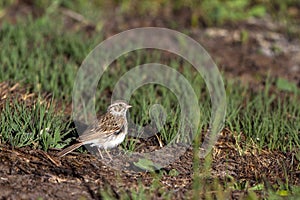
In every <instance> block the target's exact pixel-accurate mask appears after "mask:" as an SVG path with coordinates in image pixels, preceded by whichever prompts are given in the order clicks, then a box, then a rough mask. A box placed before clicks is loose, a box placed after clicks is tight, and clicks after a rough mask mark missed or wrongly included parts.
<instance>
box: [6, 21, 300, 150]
mask: <svg viewBox="0 0 300 200" xmlns="http://www.w3.org/2000/svg"><path fill="white" fill-rule="evenodd" d="M58 28H62V25H61V24H57V23H53V21H51V20H49V18H47V17H44V18H41V19H37V20H32V19H29V21H28V24H25V23H22V22H20V23H17V24H16V25H14V26H12V25H10V24H6V23H5V24H3V25H2V28H1V32H0V41H1V47H2V48H1V52H0V60H1V63H0V64H1V67H0V68H1V71H2V72H3V73H1V74H0V81H4V80H14V81H15V82H19V81H21V82H23V83H27V84H30V85H31V86H32V88H33V90H34V91H36V92H41V91H47V92H51V93H52V94H54V98H56V99H64V101H65V102H68V101H69V102H70V100H71V95H72V88H73V84H74V80H75V75H76V72H77V69H78V68H79V66H80V63H81V62H82V60H83V59H84V56H85V55H87V54H88V52H89V50H91V49H92V48H91V47H93V46H96V42H97V41H99V37H96V38H93V39H88V40H84V39H86V38H85V36H84V35H83V34H79V33H74V32H66V33H64V32H61V31H57V30H58ZM149 61H151V62H163V63H165V64H168V65H169V66H171V67H172V68H174V69H176V70H180V71H181V74H182V75H184V76H185V77H186V79H187V80H188V81H189V82H190V84H191V85H192V87H193V89H194V90H195V92H196V93H197V94H201V95H200V97H199V99H198V100H199V104H200V108H201V110H202V112H203V113H206V114H205V115H201V117H202V118H201V124H200V127H203V126H207V124H208V121H209V116H210V103H209V102H210V99H209V95H208V93H207V90H206V89H205V83H204V81H203V79H202V78H201V76H200V75H199V74H197V72H196V71H195V70H194V69H193V68H192V67H191V66H190V65H189V64H188V63H186V62H184V61H180V59H178V58H175V57H171V58H170V59H166V60H162V58H161V55H159V52H158V51H137V52H135V53H131V54H130V55H123V56H121V57H120V58H118V59H117V60H116V61H115V62H114V63H113V64H112V66H111V67H110V69H109V70H108V71H107V72H106V73H105V74H104V75H103V77H102V78H101V80H100V82H99V86H101V87H99V90H98V91H97V94H96V96H97V104H96V109H97V110H98V111H102V112H103V111H104V110H105V107H106V106H107V105H108V100H109V98H110V96H109V95H103V94H107V91H112V90H113V87H114V85H115V84H116V83H117V81H118V80H119V78H120V77H121V76H122V75H123V74H124V73H126V72H127V71H128V70H129V69H130V68H132V66H137V65H140V64H143V63H147V62H149ZM178 63H182V64H180V65H179V64H178ZM225 82H226V90H227V99H228V111H227V113H228V114H227V120H226V127H228V128H229V129H230V130H231V131H235V132H237V133H241V134H245V135H246V136H247V138H249V139H251V140H253V141H255V142H256V143H257V144H258V146H259V147H261V148H268V149H278V150H282V151H288V150H293V149H297V148H299V146H300V142H299V113H300V111H299V109H300V108H299V106H298V105H297V102H298V101H299V92H298V91H297V90H294V92H293V91H289V90H288V91H289V92H285V91H281V90H279V89H282V88H280V87H279V89H278V91H275V92H274V91H272V92H271V91H270V87H271V84H272V85H273V87H274V85H275V87H276V86H277V87H278V81H277V82H276V80H267V81H266V86H265V88H264V89H263V90H258V91H255V92H251V93H249V89H248V88H247V86H239V84H235V83H231V82H232V81H231V80H228V81H227V80H226V79H225ZM280 83H281V85H282V81H281V82H280ZM283 83H285V82H283ZM284 85H286V83H285V84H284ZM279 86H280V84H279ZM282 93H283V94H285V95H283V96H285V97H284V98H281V97H280V98H279V97H278V96H279V95H281V96H282ZM293 93H294V94H293ZM289 94H293V95H289ZM130 103H131V104H132V105H133V109H132V110H131V112H130V114H131V118H132V119H133V120H134V122H136V123H138V124H139V125H141V126H142V125H145V124H147V123H149V122H150V121H151V118H150V116H149V115H148V111H149V108H150V107H149V106H151V105H153V104H155V103H158V104H161V105H162V106H163V107H164V108H165V111H166V113H168V115H167V119H166V124H165V125H164V126H163V127H162V129H161V131H160V133H161V134H160V137H161V138H162V141H163V142H164V143H165V144H168V143H169V142H170V141H172V139H174V138H175V135H176V133H177V131H178V128H179V119H180V108H177V107H176V106H175V105H177V99H176V97H175V95H174V94H172V92H171V91H170V90H168V89H167V88H164V87H163V86H159V85H153V84H152V85H146V86H144V87H141V88H139V89H138V90H137V91H135V92H134V93H133V96H132V100H131V102H130ZM203 128H205V127H203ZM17 145H18V144H17ZM131 149H133V148H131Z"/></svg>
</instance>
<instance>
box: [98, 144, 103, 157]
mask: <svg viewBox="0 0 300 200" xmlns="http://www.w3.org/2000/svg"><path fill="white" fill-rule="evenodd" d="M97 149H98V152H99V155H100V156H101V159H102V160H103V156H102V153H101V149H100V148H99V147H98V148H97Z"/></svg>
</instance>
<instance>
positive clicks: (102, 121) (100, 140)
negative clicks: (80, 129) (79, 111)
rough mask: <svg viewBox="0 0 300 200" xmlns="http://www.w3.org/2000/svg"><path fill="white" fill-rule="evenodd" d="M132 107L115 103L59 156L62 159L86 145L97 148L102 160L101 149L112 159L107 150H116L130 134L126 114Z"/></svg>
mask: <svg viewBox="0 0 300 200" xmlns="http://www.w3.org/2000/svg"><path fill="white" fill-rule="evenodd" d="M130 107H131V106H130V105H128V104H127V103H126V102H124V101H120V100H119V101H115V102H114V103H113V104H111V105H110V106H109V107H108V108H107V112H106V113H105V114H104V115H102V116H101V117H100V118H99V119H98V120H96V121H95V122H94V123H93V124H92V125H90V126H89V127H88V128H87V130H85V131H84V133H83V134H82V135H80V136H79V138H78V139H77V141H78V143H76V144H73V145H71V146H69V147H67V148H65V149H64V150H62V151H61V152H59V153H58V154H57V156H59V157H62V156H64V155H66V154H68V153H70V152H72V151H74V150H75V149H77V148H79V147H81V146H82V145H85V144H90V146H96V147H97V148H98V151H99V154H100V156H101V158H103V156H102V154H101V151H100V149H104V150H105V152H106V153H107V154H108V156H109V157H110V159H112V158H111V156H110V155H109V153H108V152H107V149H110V148H114V147H115V146H117V145H119V144H120V143H122V141H123V140H124V139H125V136H126V135H127V132H128V124H127V119H126V112H127V110H128V108H130Z"/></svg>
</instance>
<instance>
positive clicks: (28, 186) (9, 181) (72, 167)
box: [0, 8, 300, 199]
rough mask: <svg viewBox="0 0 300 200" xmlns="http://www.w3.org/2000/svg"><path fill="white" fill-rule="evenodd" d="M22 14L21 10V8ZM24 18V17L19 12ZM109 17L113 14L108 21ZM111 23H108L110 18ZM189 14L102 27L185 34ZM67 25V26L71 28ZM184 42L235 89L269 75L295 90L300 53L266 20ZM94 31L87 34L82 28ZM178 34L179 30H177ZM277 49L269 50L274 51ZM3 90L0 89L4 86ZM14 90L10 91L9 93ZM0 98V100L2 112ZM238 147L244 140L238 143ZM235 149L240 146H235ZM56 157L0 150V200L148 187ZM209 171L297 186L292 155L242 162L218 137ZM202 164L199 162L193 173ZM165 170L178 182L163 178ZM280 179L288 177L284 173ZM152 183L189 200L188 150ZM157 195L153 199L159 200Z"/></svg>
mask: <svg viewBox="0 0 300 200" xmlns="http://www.w3.org/2000/svg"><path fill="white" fill-rule="evenodd" d="M20 9H21V8H20ZM24 12H28V11H26V10H25V11H24ZM112 15H113V14H112ZM109 17H110V16H108V18H109ZM188 17H189V16H188V14H186V13H184V12H183V13H180V15H174V16H164V15H162V17H157V18H144V19H143V18H140V19H137V18H136V17H134V16H132V17H129V16H128V17H127V18H126V21H128V23H126V25H125V27H124V19H121V18H114V20H110V21H107V23H106V24H105V25H104V27H105V28H104V30H106V35H107V36H109V35H112V34H114V33H118V32H120V31H122V30H126V29H129V28H134V27H141V26H160V27H169V24H170V22H169V20H170V19H172V20H176V19H178V20H177V22H178V23H179V27H182V28H188V27H189V24H188V20H187V18H188ZM70 21H72V19H68V23H69V26H70V27H72V25H73V24H72V23H74V24H75V23H77V22H72V23H70ZM190 30H191V36H192V37H193V38H194V39H196V40H197V41H199V42H200V44H202V45H203V46H204V47H205V48H206V50H207V51H208V52H209V53H210V54H211V55H212V58H213V59H214V60H215V61H216V63H217V65H218V66H219V68H220V70H222V71H224V72H225V76H228V77H233V78H238V79H239V80H240V81H241V83H250V84H251V85H255V86H258V87H263V85H264V80H265V77H266V76H267V74H268V73H270V74H271V76H272V77H278V76H281V77H285V78H287V79H289V80H290V81H293V82H295V83H296V84H297V85H298V86H299V87H300V59H299V58H300V45H299V42H298V41H297V40H293V39H291V38H288V37H287V36H286V34H285V32H284V30H283V28H282V27H281V26H280V25H278V24H276V23H274V22H272V20H271V19H269V18H265V19H263V20H257V19H253V20H248V21H246V22H242V23H237V24H230V25H228V24H227V25H224V26H223V27H222V28H191V29H190ZM89 31H93V27H89ZM179 31H180V29H179ZM245 31H246V32H247V33H248V39H247V40H246V41H243V40H242V37H241V35H242V34H243V33H244V32H245ZM274 47H276V49H275V48H274ZM3 85H5V87H4V86H3ZM2 86H3V87H0V94H1V97H4V96H5V95H4V94H13V95H16V97H17V98H21V97H22V98H23V101H27V100H30V97H26V98H25V99H24V91H26V90H23V89H22V88H21V86H15V85H10V84H6V83H5V84H4V83H2ZM14 86H15V88H13V87H14ZM4 101H5V98H2V99H0V105H3V102H4ZM242 141H243V140H242ZM240 145H244V144H243V143H241V144H240ZM56 153H57V150H50V151H49V152H47V153H46V152H43V151H41V150H33V149H31V148H29V147H25V148H12V147H11V146H8V145H5V144H1V145H0V159H1V161H0V191H1V192H0V199H37V198H38V197H43V198H44V199H79V198H82V197H85V198H87V199H101V196H100V193H101V191H104V190H105V191H108V188H111V190H110V194H112V195H113V196H115V197H116V198H119V197H120V195H121V194H124V193H128V194H129V193H130V191H129V190H132V189H133V188H138V185H139V183H140V182H141V183H142V184H143V185H145V186H150V185H151V184H152V180H153V174H151V173H146V172H141V173H129V172H123V171H116V170H113V169H111V168H110V167H108V166H107V165H105V163H103V162H102V161H101V160H98V159H97V158H96V157H94V156H92V155H88V154H79V153H72V154H70V155H68V156H66V157H63V158H57V157H56V156H55V154H56ZM210 156H211V158H212V168H211V170H210V174H211V175H210V176H209V177H207V178H206V181H211V180H213V179H219V180H221V181H226V180H227V179H228V175H230V176H232V177H233V178H234V179H235V180H238V181H239V182H245V181H248V183H249V184H250V185H253V184H255V183H262V182H263V183H268V184H270V187H272V186H271V185H272V183H277V182H278V181H279V182H280V181H282V182H284V180H285V178H288V180H289V183H290V184H294V185H299V184H300V171H299V169H297V167H298V166H299V164H300V163H299V160H297V159H296V157H295V153H294V152H288V153H282V152H277V151H267V150H262V151H261V152H257V151H256V150H255V147H254V150H253V151H249V152H244V153H243V154H242V155H241V154H240V153H239V150H238V149H236V145H235V137H234V135H233V134H232V133H231V132H229V131H228V130H226V129H224V130H223V132H222V136H221V137H220V138H219V140H218V143H217V144H216V146H215V148H214V150H213V152H212V154H211V155H210ZM201 164H203V160H200V165H201ZM171 169H176V170H177V171H178V172H179V174H178V175H176V176H171V175H169V173H168V172H169V171H170V170H171ZM284 171H287V174H285V173H284ZM162 173H163V175H162V178H161V181H160V183H159V185H160V187H161V188H167V189H169V190H170V192H171V193H172V194H173V196H172V197H173V198H174V199H181V198H183V197H186V196H190V195H191V191H190V189H191V188H192V176H193V150H192V149H189V150H188V151H187V152H186V153H185V154H184V155H183V156H182V157H181V158H180V159H179V160H178V161H176V162H175V163H173V164H171V165H170V166H168V167H166V168H165V169H164V170H163V172H162ZM160 195H161V194H160V193H159V192H157V194H156V197H155V199H159V198H160ZM243 195H245V192H243V191H237V190H233V191H232V192H231V193H230V196H231V198H232V199H239V198H242V197H243Z"/></svg>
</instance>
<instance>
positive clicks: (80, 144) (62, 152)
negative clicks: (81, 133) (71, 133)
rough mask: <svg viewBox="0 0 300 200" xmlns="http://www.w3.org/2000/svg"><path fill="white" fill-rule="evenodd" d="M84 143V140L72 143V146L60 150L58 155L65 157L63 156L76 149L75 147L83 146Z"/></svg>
mask: <svg viewBox="0 0 300 200" xmlns="http://www.w3.org/2000/svg"><path fill="white" fill-rule="evenodd" d="M82 145H83V143H82V142H78V143H76V144H73V145H71V146H69V147H67V148H65V149H64V150H62V151H61V152H58V153H57V154H56V155H57V156H58V157H63V156H65V155H66V154H68V153H70V152H72V151H74V150H75V149H77V148H79V147H81V146H82Z"/></svg>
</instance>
